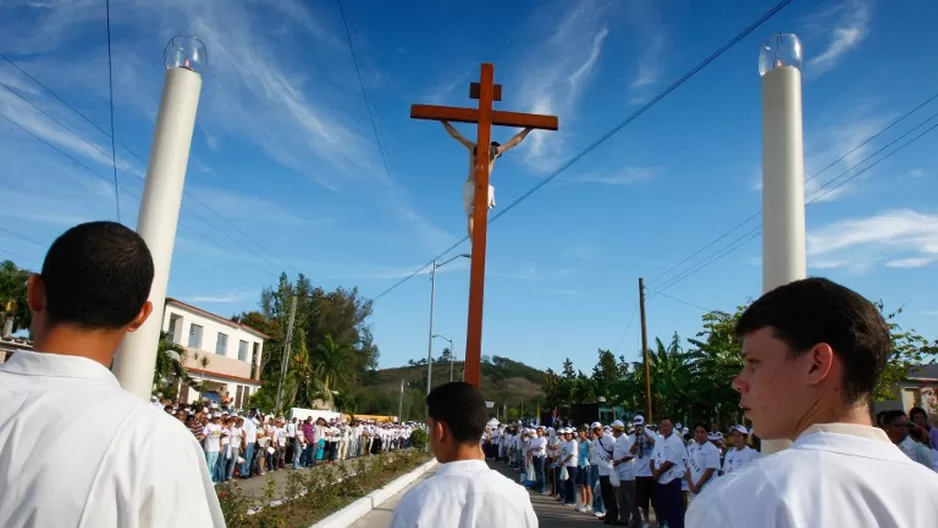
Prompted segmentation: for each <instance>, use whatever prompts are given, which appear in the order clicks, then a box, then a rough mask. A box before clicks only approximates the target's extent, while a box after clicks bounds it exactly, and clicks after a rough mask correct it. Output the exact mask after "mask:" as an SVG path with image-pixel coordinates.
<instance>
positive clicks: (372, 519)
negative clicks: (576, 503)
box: [350, 462, 601, 528]
mask: <svg viewBox="0 0 938 528" xmlns="http://www.w3.org/2000/svg"><path fill="white" fill-rule="evenodd" d="M489 467H491V468H492V469H494V470H496V471H498V472H499V473H501V474H503V475H505V476H507V477H508V478H510V479H512V480H514V481H517V480H518V474H517V473H515V472H514V471H512V470H511V468H510V467H508V466H506V465H504V464H495V463H493V462H489ZM431 475H433V472H429V473H426V474H425V475H424V476H423V477H421V478H420V479H418V480H417V481H416V482H414V483H413V484H411V485H410V486H408V487H407V488H406V489H404V490H403V491H401V492H400V493H398V494H397V495H395V496H393V497H391V498H390V499H388V500H387V501H386V502H384V503H382V504H381V505H379V506H378V507H377V508H376V509H375V510H374V511H372V512H371V513H369V514H368V515H366V516H365V517H362V518H361V519H359V520H358V522H356V523H355V524H352V525H351V527H350V528H387V527H388V525H389V524H390V522H391V514H392V512H393V511H394V508H395V507H396V506H397V503H398V502H399V501H400V500H401V498H402V497H403V496H404V493H407V491H408V490H410V488H412V487H414V486H416V485H417V484H419V483H420V482H423V481H424V480H426V479H427V478H429V477H430V476H431ZM531 503H532V504H533V505H534V511H535V513H537V518H538V521H539V525H540V526H541V527H544V528H580V527H585V526H601V524H600V523H599V522H597V520H596V517H594V516H593V514H591V513H580V512H577V511H576V510H574V509H573V508H569V507H567V506H564V505H563V504H561V503H559V502H557V501H556V500H555V499H553V498H551V497H549V496H547V495H537V494H535V493H532V494H531Z"/></svg>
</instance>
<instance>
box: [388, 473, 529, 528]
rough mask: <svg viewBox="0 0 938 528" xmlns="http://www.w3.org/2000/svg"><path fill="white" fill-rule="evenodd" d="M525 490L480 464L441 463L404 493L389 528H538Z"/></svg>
mask: <svg viewBox="0 0 938 528" xmlns="http://www.w3.org/2000/svg"><path fill="white" fill-rule="evenodd" d="M537 525H538V524H537V516H536V515H535V514H534V508H533V507H532V506H531V498H530V496H529V495H528V492H527V490H525V489H524V488H523V487H521V486H519V485H518V484H516V483H514V482H512V481H511V479H509V478H507V477H505V476H503V475H502V474H500V473H498V472H497V471H493V470H491V469H489V468H488V466H487V465H486V464H485V462H483V461H481V460H461V461H458V462H449V463H447V464H441V465H440V466H439V468H438V469H437V470H436V474H434V475H433V476H432V477H430V478H428V479H427V480H425V481H423V482H422V483H420V485H418V486H417V487H415V488H413V489H411V490H410V491H408V492H407V494H405V495H404V497H403V498H402V499H401V502H400V503H399V504H398V505H397V508H395V509H394V516H393V518H392V519H391V525H390V526H391V528H443V527H445V528H490V527H501V526H505V527H509V526H510V527H512V528H537Z"/></svg>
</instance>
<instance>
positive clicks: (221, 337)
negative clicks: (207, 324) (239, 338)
mask: <svg viewBox="0 0 938 528" xmlns="http://www.w3.org/2000/svg"><path fill="white" fill-rule="evenodd" d="M215 353H216V354H218V355H219V356H224V355H226V354H227V353H228V335H227V334H223V333H221V332H218V341H216V342H215Z"/></svg>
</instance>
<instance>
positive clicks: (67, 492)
mask: <svg viewBox="0 0 938 528" xmlns="http://www.w3.org/2000/svg"><path fill="white" fill-rule="evenodd" d="M153 273H154V272H153V259H152V257H151V255H150V251H149V249H148V248H147V245H146V243H145V242H144V241H143V239H142V238H140V235H138V234H137V233H135V232H134V231H133V230H131V229H129V228H127V227H125V226H123V225H121V224H118V223H116V222H89V223H85V224H81V225H78V226H76V227H73V228H71V229H69V230H68V231H66V232H65V233H64V234H62V235H61V236H60V237H58V238H57V239H56V240H55V241H54V242H53V243H52V246H51V247H50V248H49V251H48V253H47V254H46V257H45V260H44V261H43V264H42V271H41V272H39V273H38V274H34V275H32V276H30V278H29V282H28V285H27V293H26V297H27V303H28V306H29V310H30V312H31V314H32V328H31V330H32V331H33V333H34V335H35V339H34V341H33V351H25V350H23V351H19V352H16V353H15V354H14V355H13V357H12V358H11V359H10V360H9V361H7V362H6V363H4V364H3V365H0V525H2V526H3V527H4V528H22V527H33V526H35V527H46V526H49V527H53V526H54V527H59V526H63V527H64V526H83V527H89V528H98V527H100V528H110V527H146V526H153V527H156V526H167V527H169V526H173V527H176V526H198V527H200V528H209V527H213V526H214V527H223V526H225V519H224V517H223V516H222V512H221V508H220V507H219V504H218V498H217V496H216V494H215V489H214V487H213V485H212V480H211V478H210V476H209V467H208V466H207V465H206V460H205V455H204V452H203V451H202V447H201V446H200V445H199V443H198V441H197V440H196V439H195V437H194V436H193V435H192V433H190V432H189V430H188V429H187V428H186V427H185V426H184V425H183V424H182V423H180V422H179V421H178V420H176V419H175V418H173V417H172V416H170V415H168V414H166V413H165V412H163V410H162V409H158V408H156V407H154V406H153V405H151V404H150V402H149V401H148V400H146V399H143V398H140V397H138V396H137V395H136V394H133V393H131V392H129V391H127V390H124V389H123V388H121V386H120V384H119V383H118V381H117V378H116V377H115V376H114V374H113V373H112V372H111V371H110V370H109V367H110V365H111V364H112V362H113V361H114V356H115V354H116V353H117V349H118V346H119V345H120V343H121V341H122V340H123V339H124V336H125V335H126V334H127V333H128V332H134V331H136V330H137V329H139V328H140V326H141V325H142V324H143V323H144V321H146V320H147V318H148V317H151V316H152V315H151V312H152V311H153V310H154V306H153V305H152V304H151V303H150V301H149V300H148V297H149V295H150V286H151V284H152V282H153ZM155 308H156V310H157V314H162V311H163V307H162V306H159V307H155Z"/></svg>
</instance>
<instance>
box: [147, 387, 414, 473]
mask: <svg viewBox="0 0 938 528" xmlns="http://www.w3.org/2000/svg"><path fill="white" fill-rule="evenodd" d="M150 402H151V403H152V404H153V405H154V406H156V407H161V408H162V409H163V410H164V411H165V412H166V413H167V414H169V415H172V416H175V417H176V418H177V419H178V420H179V421H180V422H182V423H183V424H185V425H186V427H188V428H189V431H191V432H192V434H193V436H195V438H196V440H198V442H199V443H200V444H201V445H202V449H203V450H204V451H205V462H206V465H207V466H208V470H209V474H210V476H211V479H212V482H214V483H216V484H218V483H221V482H226V481H227V480H229V479H232V478H235V477H240V478H244V479H248V478H251V477H253V476H263V475H265V474H266V472H267V471H277V470H278V469H284V468H287V467H292V468H293V469H300V468H304V467H312V466H314V465H317V464H323V463H326V464H335V463H337V462H339V461H342V460H345V459H348V458H357V457H360V456H365V455H374V454H378V453H381V452H386V451H393V450H396V449H402V448H405V447H409V446H410V435H411V433H412V432H413V431H414V429H416V428H417V427H418V426H417V425H414V424H400V423H377V422H375V421H371V420H353V421H351V422H349V421H346V420H343V419H338V418H333V419H330V420H326V419H325V418H321V417H320V418H317V419H315V420H314V419H313V418H312V417H307V418H305V419H300V418H298V417H292V418H289V419H287V418H285V417H283V416H273V415H265V414H263V413H262V412H261V411H260V410H259V409H257V408H253V409H250V410H249V411H248V412H246V413H238V412H237V411H235V410H233V409H229V408H228V407H226V406H223V405H220V404H219V403H217V402H209V401H205V402H198V403H195V404H191V405H185V404H178V403H175V402H173V401H171V400H168V399H166V398H162V397H161V395H154V396H152V397H151V399H150Z"/></svg>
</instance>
